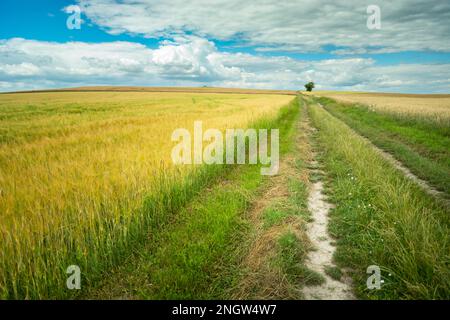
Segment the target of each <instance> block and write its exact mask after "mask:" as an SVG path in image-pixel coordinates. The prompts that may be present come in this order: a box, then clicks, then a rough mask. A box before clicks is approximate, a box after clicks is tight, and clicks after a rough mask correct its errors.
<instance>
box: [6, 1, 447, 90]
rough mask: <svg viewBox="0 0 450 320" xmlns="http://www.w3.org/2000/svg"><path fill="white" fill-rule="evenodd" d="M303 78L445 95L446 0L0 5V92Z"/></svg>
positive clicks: (292, 82)
mask: <svg viewBox="0 0 450 320" xmlns="http://www.w3.org/2000/svg"><path fill="white" fill-rule="evenodd" d="M74 6H77V7H76V8H79V10H80V14H79V18H80V20H79V21H80V24H79V28H73V27H74V26H75V27H76V23H75V22H76V21H78V20H77V18H78V16H77V15H76V12H75V11H73V10H72V9H73V8H74ZM374 7H375V9H374ZM374 10H375V11H374ZM378 10H379V11H378ZM378 13H379V14H378ZM309 81H313V82H315V84H316V89H318V90H344V91H380V92H405V93H450V1H448V0H429V1H423V0H420V1H417V0H396V1H378V0H370V1H364V0H347V1H340V0H337V1H322V0H316V1H312V0H311V1H307V0H289V1H285V0H259V1H250V0H188V1H186V0H162V1H159V0H70V1H66V0H39V1H30V0H28V1H26V0H1V1H0V91H3V92H5V91H18V90H31V89H47V88H62V87H77V86H93V85H127V86H195V87H197V86H211V87H239V88H261V89H289V90H299V89H304V88H303V85H304V84H305V83H306V82H309Z"/></svg>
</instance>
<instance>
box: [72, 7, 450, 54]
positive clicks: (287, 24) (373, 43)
mask: <svg viewBox="0 0 450 320" xmlns="http://www.w3.org/2000/svg"><path fill="white" fill-rule="evenodd" d="M78 2H79V4H80V5H81V6H82V8H83V14H84V15H85V16H86V17H87V18H88V19H89V20H91V21H92V22H93V23H95V24H97V25H99V26H100V27H102V28H104V29H105V30H107V31H108V32H110V33H111V34H120V33H131V34H138V35H144V36H147V37H155V38H158V37H166V38H167V37H168V38H172V37H176V36H177V35H181V34H185V33H189V34H194V35H197V36H200V37H206V38H209V39H221V40H224V39H226V40H229V39H231V40H235V39H241V40H243V41H245V42H246V43H248V44H253V45H257V46H261V48H260V49H259V50H265V51H267V50H278V51H279V50H287V51H297V52H298V51H301V52H305V51H315V52H317V51H320V50H321V48H322V47H323V46H326V45H334V46H337V47H338V49H337V50H336V52H337V53H340V54H348V53H355V52H356V53H357V52H398V51H405V50H419V51H420V50H434V51H445V52H450V24H449V23H448V22H449V21H450V2H448V1H442V0H430V1H422V0H398V1H389V0H377V1H376V3H374V2H373V1H372V0H362V1H361V0H335V1H327V0H317V1H310V0H290V1H279V0H264V1H258V2H255V1H242V0H191V1H185V0H121V1H117V0H79V1H78ZM370 4H376V5H378V6H379V7H380V9H381V21H382V28H381V30H369V29H368V28H367V26H366V21H367V17H368V14H367V12H366V9H367V6H368V5H370Z"/></svg>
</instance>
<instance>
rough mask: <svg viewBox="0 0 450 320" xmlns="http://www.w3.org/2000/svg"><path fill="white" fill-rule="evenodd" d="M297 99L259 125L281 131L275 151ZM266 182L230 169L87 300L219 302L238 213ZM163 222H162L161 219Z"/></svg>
mask: <svg viewBox="0 0 450 320" xmlns="http://www.w3.org/2000/svg"><path fill="white" fill-rule="evenodd" d="M297 116H298V104H297V100H294V101H293V102H292V103H291V104H290V105H289V106H287V107H285V108H283V109H282V110H281V112H280V115H279V118H278V119H277V120H275V121H265V122H264V123H261V122H260V123H259V125H258V126H259V127H265V128H275V127H276V128H279V129H280V140H281V141H280V153H281V154H284V153H286V152H287V151H289V149H290V148H291V146H292V141H291V140H292V139H291V136H292V133H293V132H292V130H293V123H294V121H295V119H296V118H297ZM265 179H267V178H264V177H263V176H261V174H260V166H248V165H245V166H240V167H239V168H234V169H232V170H231V171H229V172H228V173H227V174H226V175H225V176H223V177H222V179H221V180H220V181H218V183H216V184H212V185H211V186H210V187H209V188H208V189H207V190H206V192H203V193H201V194H198V195H197V196H195V197H193V198H192V199H191V201H190V203H189V205H187V206H184V207H182V208H179V211H178V212H177V214H176V215H172V216H173V218H172V219H171V220H170V225H166V227H165V228H164V230H161V229H160V230H159V231H156V234H152V233H150V234H149V235H148V236H149V239H151V241H147V242H146V243H144V245H142V246H138V247H135V248H134V254H133V255H132V257H131V258H129V260H128V261H127V262H126V263H124V264H123V265H122V266H120V267H119V268H117V269H116V270H115V271H114V272H113V273H112V275H109V276H107V277H106V280H105V281H104V282H103V283H102V284H101V286H97V287H95V286H92V288H90V290H89V291H88V292H86V296H87V297H100V298H113V297H114V295H119V296H120V295H131V296H132V297H134V298H144V299H211V298H224V297H225V295H226V292H227V291H226V289H227V288H228V287H230V286H232V283H233V281H235V280H236V278H237V276H238V274H239V270H236V268H237V259H238V255H239V252H240V251H239V250H240V249H239V246H240V245H241V244H242V242H241V240H242V237H244V236H245V233H246V231H247V229H248V227H249V226H248V225H247V222H246V221H245V220H244V219H243V218H242V216H241V215H242V213H243V212H244V211H245V210H246V209H247V208H248V206H249V204H250V203H251V200H252V199H253V198H254V197H255V196H257V194H258V190H259V187H260V186H261V185H262V183H263V181H264V180H265ZM166 219H167V218H166Z"/></svg>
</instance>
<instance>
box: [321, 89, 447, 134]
mask: <svg viewBox="0 0 450 320" xmlns="http://www.w3.org/2000/svg"><path fill="white" fill-rule="evenodd" d="M313 95H318V96H324V97H328V98H332V99H335V100H337V101H341V102H346V103H359V104H363V105H367V106H368V107H369V108H370V109H371V110H373V111H378V112H383V113H387V114H390V115H393V116H395V117H399V118H409V119H415V120H419V119H422V120H423V121H427V122H430V123H434V124H437V125H440V126H447V127H448V126H450V95H448V94H434V95H433V94H431V95H426V94H395V93H359V92H333V91H330V92H326V91H323V92H320V91H318V92H315V93H313Z"/></svg>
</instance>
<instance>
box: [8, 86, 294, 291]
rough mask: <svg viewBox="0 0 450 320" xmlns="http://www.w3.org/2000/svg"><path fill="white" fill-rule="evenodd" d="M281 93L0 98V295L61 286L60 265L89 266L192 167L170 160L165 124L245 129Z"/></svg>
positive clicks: (267, 112) (169, 127)
mask: <svg viewBox="0 0 450 320" xmlns="http://www.w3.org/2000/svg"><path fill="white" fill-rule="evenodd" d="M290 100H292V97H290V96H286V95H285V96H281V95H264V94H259V95H254V94H253V95H246V94H239V95H236V94H201V93H168V92H167V93H155V92H43V93H21V94H2V95H0V219H1V221H2V223H1V224H0V236H1V240H0V297H4V298H8V297H25V298H39V297H45V296H47V293H46V290H47V289H48V288H51V287H54V286H61V281H62V280H61V279H63V277H64V271H65V268H67V265H66V264H67V263H70V261H72V260H73V259H75V260H77V263H81V264H83V261H84V263H85V264H87V261H88V260H89V263H90V264H95V262H96V261H103V260H104V259H103V258H104V257H105V256H108V255H110V253H111V252H110V251H112V250H117V248H120V245H119V244H120V242H121V241H122V242H126V241H128V240H127V237H128V235H129V234H130V233H131V231H130V230H131V229H132V224H133V221H134V220H135V219H136V217H135V216H134V214H135V212H136V210H138V209H139V208H140V207H142V205H143V199H144V197H146V196H147V195H149V194H152V193H158V192H161V190H162V189H163V188H162V187H161V184H164V183H168V182H167V181H171V182H170V183H168V184H176V183H177V181H176V180H177V179H182V178H183V177H186V176H187V174H188V172H189V171H192V168H191V167H184V166H182V167H176V168H174V167H173V165H172V164H171V159H170V154H171V149H172V147H173V145H174V143H173V142H171V134H172V132H173V130H174V129H176V128H187V129H188V130H189V131H191V132H192V131H193V123H194V121H195V120H202V121H203V128H218V129H222V130H223V129H226V128H241V127H246V126H248V125H249V124H250V123H253V122H255V121H257V120H258V119H261V118H268V119H269V118H274V117H275V116H276V115H277V112H278V110H279V109H280V107H282V106H283V105H285V104H287V103H288V102H289V101H290ZM171 178H172V179H171ZM138 224H139V223H136V225H138ZM108 228H110V229H108ZM106 231H107V232H106ZM118 243H119V244H118ZM71 259H72V260H71ZM66 262H67V263H66ZM99 263H100V262H99ZM91 268H95V266H91ZM102 268H103V267H102V266H100V265H99V266H98V269H99V270H101V269H102ZM61 289H62V290H63V289H64V288H61Z"/></svg>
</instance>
